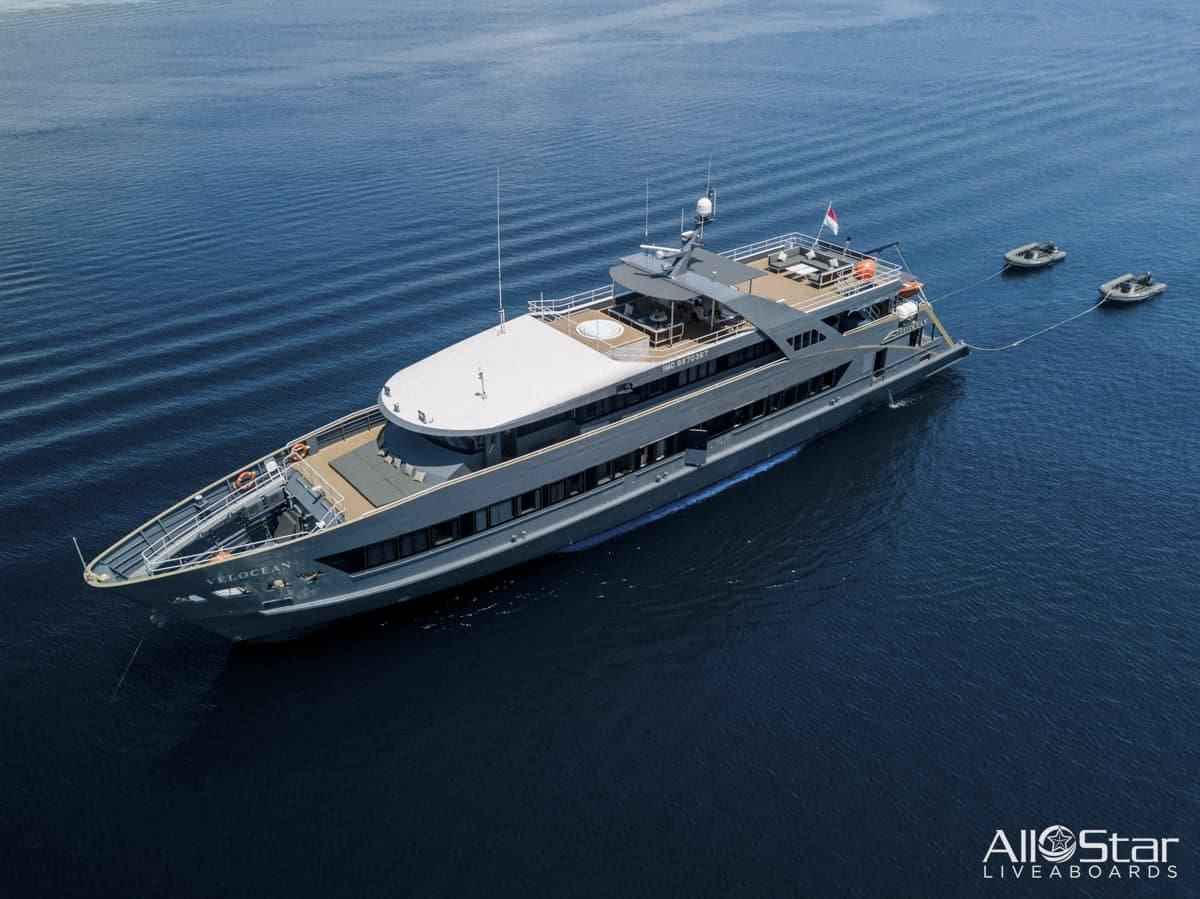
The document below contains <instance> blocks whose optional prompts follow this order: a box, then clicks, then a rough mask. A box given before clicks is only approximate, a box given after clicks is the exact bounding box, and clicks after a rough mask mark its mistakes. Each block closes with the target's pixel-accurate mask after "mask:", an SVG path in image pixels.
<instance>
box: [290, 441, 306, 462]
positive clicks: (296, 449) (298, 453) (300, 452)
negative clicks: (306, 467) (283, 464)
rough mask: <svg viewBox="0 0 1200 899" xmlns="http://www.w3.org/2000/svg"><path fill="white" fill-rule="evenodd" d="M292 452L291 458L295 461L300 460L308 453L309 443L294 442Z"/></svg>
mask: <svg viewBox="0 0 1200 899" xmlns="http://www.w3.org/2000/svg"><path fill="white" fill-rule="evenodd" d="M290 452H291V454H292V455H291V460H292V461H293V462H299V461H300V460H301V459H303V458H304V457H305V456H307V455H308V444H307V443H304V442H303V441H301V442H300V443H293V444H292V448H291V450H290Z"/></svg>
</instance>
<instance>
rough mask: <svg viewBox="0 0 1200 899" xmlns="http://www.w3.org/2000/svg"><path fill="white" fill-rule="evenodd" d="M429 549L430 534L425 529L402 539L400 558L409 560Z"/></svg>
mask: <svg viewBox="0 0 1200 899" xmlns="http://www.w3.org/2000/svg"><path fill="white" fill-rule="evenodd" d="M427 549H429V532H428V531H426V530H425V529H424V528H421V530H419V531H413V532H412V533H410V534H405V535H404V536H403V537H401V538H400V557H401V558H405V559H406V558H408V557H409V556H414V555H416V554H417V553H423V552H425V550H427Z"/></svg>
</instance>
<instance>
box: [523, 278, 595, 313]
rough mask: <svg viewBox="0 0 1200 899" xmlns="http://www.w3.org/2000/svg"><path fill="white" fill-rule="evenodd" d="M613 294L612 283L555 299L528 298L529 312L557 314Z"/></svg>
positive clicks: (581, 307)
mask: <svg viewBox="0 0 1200 899" xmlns="http://www.w3.org/2000/svg"><path fill="white" fill-rule="evenodd" d="M614 294H615V288H614V287H613V285H611V284H607V285H605V286H604V287H596V288H593V289H592V290H585V291H583V292H582V293H576V294H572V295H571V296H569V297H561V298H559V299H556V300H543V299H538V300H530V301H529V312H530V314H531V315H550V316H559V315H563V314H564V313H568V312H574V311H575V310H577V309H584V308H586V307H588V306H592V305H595V304H596V303H599V302H602V301H604V300H611V299H612V298H613V295H614Z"/></svg>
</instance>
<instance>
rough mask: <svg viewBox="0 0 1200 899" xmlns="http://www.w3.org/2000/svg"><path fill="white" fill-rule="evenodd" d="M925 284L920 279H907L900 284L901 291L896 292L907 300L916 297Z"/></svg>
mask: <svg viewBox="0 0 1200 899" xmlns="http://www.w3.org/2000/svg"><path fill="white" fill-rule="evenodd" d="M924 286H925V285H924V284H922V283H921V282H920V281H905V282H904V283H903V284H901V285H900V292H899V293H898V294H896V296H898V297H900V299H902V300H906V299H908V298H909V297H915V296H916V295H917V294H919V293H920V292H921V288H922V287H924Z"/></svg>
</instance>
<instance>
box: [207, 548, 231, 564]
mask: <svg viewBox="0 0 1200 899" xmlns="http://www.w3.org/2000/svg"><path fill="white" fill-rule="evenodd" d="M232 558H233V553H231V552H229V551H228V550H225V549H221V550H218V551H217V552H216V553H215V554H214V555H211V556H209V557H208V561H209V562H224V561H225V560H226V559H232Z"/></svg>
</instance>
